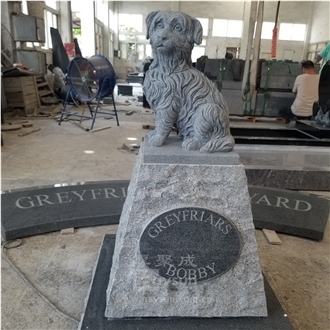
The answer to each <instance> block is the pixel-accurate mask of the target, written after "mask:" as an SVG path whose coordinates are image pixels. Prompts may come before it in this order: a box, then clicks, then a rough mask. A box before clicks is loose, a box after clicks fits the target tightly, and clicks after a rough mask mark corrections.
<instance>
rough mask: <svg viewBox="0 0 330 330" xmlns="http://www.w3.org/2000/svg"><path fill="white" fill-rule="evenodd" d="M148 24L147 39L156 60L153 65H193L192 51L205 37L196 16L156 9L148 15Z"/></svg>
mask: <svg viewBox="0 0 330 330" xmlns="http://www.w3.org/2000/svg"><path fill="white" fill-rule="evenodd" d="M146 24H147V39H150V44H151V47H152V51H153V56H154V60H155V61H156V62H155V61H154V62H155V63H153V66H155V65H157V63H159V62H161V63H162V64H164V63H165V65H166V63H168V64H170V63H171V64H172V65H174V64H173V63H176V64H175V65H176V66H178V65H179V63H181V66H182V63H185V64H186V65H187V64H188V66H191V65H192V63H191V51H192V49H193V48H194V44H196V45H200V44H201V43H202V38H203V28H202V25H201V23H200V22H199V21H198V20H197V19H196V18H193V17H191V16H189V15H187V14H184V13H182V12H175V11H154V12H151V13H150V14H149V15H148V16H147V18H146ZM179 66H180V65H179Z"/></svg>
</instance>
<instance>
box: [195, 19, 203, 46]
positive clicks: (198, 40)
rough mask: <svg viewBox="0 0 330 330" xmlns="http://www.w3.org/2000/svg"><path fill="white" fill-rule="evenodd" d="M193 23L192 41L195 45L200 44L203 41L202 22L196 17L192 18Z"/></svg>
mask: <svg viewBox="0 0 330 330" xmlns="http://www.w3.org/2000/svg"><path fill="white" fill-rule="evenodd" d="M193 25H194V32H193V37H194V43H195V44H196V45H200V44H201V43H202V41H203V28H202V24H201V22H200V21H199V20H198V19H196V18H193Z"/></svg>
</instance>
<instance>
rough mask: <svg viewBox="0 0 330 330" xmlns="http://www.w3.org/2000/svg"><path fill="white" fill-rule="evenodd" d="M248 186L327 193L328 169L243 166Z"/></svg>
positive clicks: (329, 174) (329, 176)
mask: <svg viewBox="0 0 330 330" xmlns="http://www.w3.org/2000/svg"><path fill="white" fill-rule="evenodd" d="M245 173H246V176H247V179H248V184H249V185H255V186H265V187H274V188H278V189H292V190H315V191H329V189H330V173H329V170H328V169H322V168H321V169H320V170H312V169H308V168H296V169H292V168H289V167H288V168H287V169H283V168H282V166H281V167H280V168H276V167H272V168H258V167H255V166H253V165H249V166H245Z"/></svg>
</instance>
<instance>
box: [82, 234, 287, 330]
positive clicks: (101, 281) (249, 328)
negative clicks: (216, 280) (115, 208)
mask: <svg viewBox="0 0 330 330" xmlns="http://www.w3.org/2000/svg"><path fill="white" fill-rule="evenodd" d="M114 246H115V238H114V236H113V235H105V237H104V240H103V243H102V245H101V248H100V252H99V258H98V260H97V263H96V266H95V269H94V276H93V279H92V283H91V286H90V290H89V293H88V295H87V298H86V306H85V312H84V314H83V316H82V318H81V320H80V324H79V329H80V330H87V329H88V330H91V329H93V330H110V329H116V330H137V329H143V330H154V329H158V330H179V329H180V330H186V329H187V330H188V329H189V330H197V329H198V330H199V329H203V330H211V329H212V330H213V329H216V330H230V329H232V330H234V329H235V330H265V329H267V330H279V329H280V330H293V327H292V326H291V324H290V322H289V320H288V317H287V315H286V314H285V312H284V311H283V309H282V307H281V304H280V303H279V301H278V299H277V298H276V296H275V294H274V292H273V290H272V288H271V287H270V285H269V283H268V282H267V281H266V279H265V280H264V282H265V292H266V298H267V308H268V316H267V317H240V318H180V317H177V318H130V319H115V320H114V319H112V320H108V319H107V318H106V317H105V316H104V311H105V307H106V290H107V285H108V281H109V276H110V270H111V265H112V256H113V251H114ZM289 316H290V315H289Z"/></svg>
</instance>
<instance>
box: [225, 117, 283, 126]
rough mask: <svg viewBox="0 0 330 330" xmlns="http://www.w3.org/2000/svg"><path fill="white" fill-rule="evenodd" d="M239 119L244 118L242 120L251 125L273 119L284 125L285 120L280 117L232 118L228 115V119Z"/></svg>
mask: <svg viewBox="0 0 330 330" xmlns="http://www.w3.org/2000/svg"><path fill="white" fill-rule="evenodd" d="M241 118H244V119H247V120H248V121H251V122H252V123H256V122H257V121H258V120H262V119H265V118H267V119H274V120H276V121H279V122H280V123H282V124H285V122H286V121H285V119H284V118H282V117H260V116H242V117H241V116H234V115H230V116H229V119H241Z"/></svg>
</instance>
